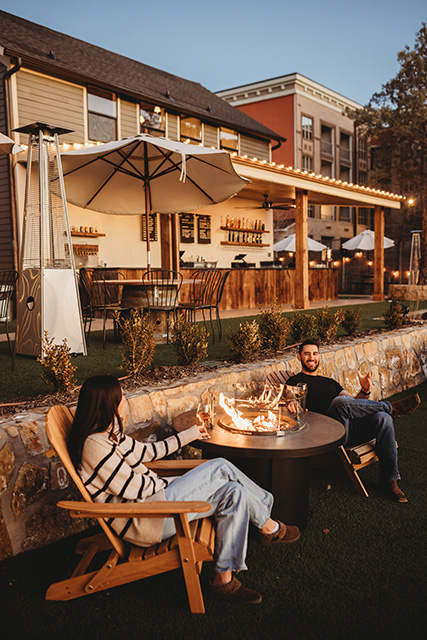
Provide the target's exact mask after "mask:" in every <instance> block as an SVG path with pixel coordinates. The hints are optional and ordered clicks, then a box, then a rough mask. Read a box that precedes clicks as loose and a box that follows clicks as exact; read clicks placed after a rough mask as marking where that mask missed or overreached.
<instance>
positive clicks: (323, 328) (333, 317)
mask: <svg viewBox="0 0 427 640" xmlns="http://www.w3.org/2000/svg"><path fill="white" fill-rule="evenodd" d="M315 319H316V325H317V335H318V337H319V338H320V340H330V339H331V338H333V337H334V336H335V335H336V334H337V331H338V327H339V326H340V324H341V322H342V321H343V320H344V314H343V312H342V310H341V309H337V310H336V311H333V310H332V309H329V307H322V308H321V309H318V310H317V312H316V315H315Z"/></svg>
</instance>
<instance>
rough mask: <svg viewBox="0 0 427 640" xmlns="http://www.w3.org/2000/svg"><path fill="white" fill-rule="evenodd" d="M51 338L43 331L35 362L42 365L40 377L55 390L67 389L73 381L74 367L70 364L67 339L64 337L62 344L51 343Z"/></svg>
mask: <svg viewBox="0 0 427 640" xmlns="http://www.w3.org/2000/svg"><path fill="white" fill-rule="evenodd" d="M53 340H54V339H53V338H49V334H48V332H47V331H45V332H44V336H43V341H42V355H41V356H40V358H37V362H39V363H40V364H41V366H42V372H41V377H42V378H43V380H44V381H45V382H46V383H47V384H49V385H50V386H51V387H53V388H54V390H55V391H67V390H68V389H69V388H70V387H71V386H72V385H73V384H74V382H75V380H74V374H75V372H76V367H75V366H74V365H73V364H71V354H70V347H69V346H68V344H67V339H66V338H64V339H63V341H62V344H53Z"/></svg>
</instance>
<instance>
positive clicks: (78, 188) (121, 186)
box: [61, 133, 248, 268]
mask: <svg viewBox="0 0 427 640" xmlns="http://www.w3.org/2000/svg"><path fill="white" fill-rule="evenodd" d="M61 158H62V168H63V174H64V181H65V191H66V197H67V200H68V201H69V202H71V203H72V204H76V205H78V206H80V207H84V208H87V209H93V210H95V211H101V212H103V213H113V214H145V215H146V220H147V230H148V229H149V219H148V218H149V214H150V213H151V212H154V213H179V212H184V211H193V210H194V209H199V208H200V207H204V206H207V205H210V204H214V203H217V202H222V201H223V200H227V198H230V197H231V196H233V195H235V194H236V193H238V192H239V191H240V190H241V189H243V187H244V186H245V185H246V184H247V183H248V181H247V180H246V179H245V178H241V177H240V176H239V175H238V174H237V173H236V171H235V170H234V167H233V165H232V163H231V158H230V154H229V153H228V152H227V151H222V150H219V149H207V148H205V147H199V146H195V145H190V144H185V143H182V142H175V141H173V140H168V139H166V138H157V137H154V136H150V135H148V134H143V133H141V134H140V135H137V136H134V137H132V138H124V139H123V140H119V141H117V142H109V143H107V144H103V145H99V146H93V147H87V148H85V149H80V150H75V151H69V152H64V153H63V154H61ZM147 267H148V268H150V240H149V233H147Z"/></svg>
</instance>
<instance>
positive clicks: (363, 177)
mask: <svg viewBox="0 0 427 640" xmlns="http://www.w3.org/2000/svg"><path fill="white" fill-rule="evenodd" d="M359 184H366V171H359Z"/></svg>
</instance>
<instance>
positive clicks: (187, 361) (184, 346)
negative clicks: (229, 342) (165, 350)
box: [171, 315, 208, 365]
mask: <svg viewBox="0 0 427 640" xmlns="http://www.w3.org/2000/svg"><path fill="white" fill-rule="evenodd" d="M171 336H172V343H173V346H174V347H175V351H176V354H177V356H178V363H179V364H183V365H193V364H197V363H198V362H200V361H201V360H205V359H206V358H207V357H208V333H207V331H206V329H205V327H204V325H203V324H201V323H199V324H193V323H192V322H187V320H186V319H185V316H184V315H179V316H178V318H177V319H176V320H175V322H174V323H173V324H172V325H171Z"/></svg>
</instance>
